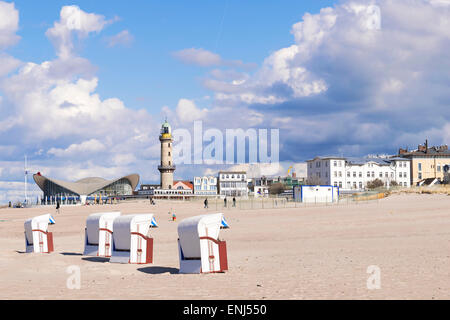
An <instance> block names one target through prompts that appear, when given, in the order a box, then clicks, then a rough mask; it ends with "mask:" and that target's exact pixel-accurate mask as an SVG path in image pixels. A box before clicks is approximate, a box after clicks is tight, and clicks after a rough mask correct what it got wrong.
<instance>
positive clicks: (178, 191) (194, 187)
mask: <svg viewBox="0 0 450 320" xmlns="http://www.w3.org/2000/svg"><path fill="white" fill-rule="evenodd" d="M137 193H138V194H139V195H148V196H161V197H165V196H167V197H171V198H174V197H186V196H192V195H196V196H217V195H219V196H221V197H247V196H248V181H247V173H246V172H245V171H220V172H219V174H218V176H217V177H216V176H203V177H194V179H193V181H174V184H173V187H172V189H170V190H163V189H160V188H159V185H150V184H142V185H141V189H140V190H139V191H138V192H137Z"/></svg>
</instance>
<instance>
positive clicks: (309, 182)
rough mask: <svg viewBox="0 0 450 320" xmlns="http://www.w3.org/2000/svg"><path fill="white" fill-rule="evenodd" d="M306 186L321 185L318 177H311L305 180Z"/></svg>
mask: <svg viewBox="0 0 450 320" xmlns="http://www.w3.org/2000/svg"><path fill="white" fill-rule="evenodd" d="M306 184H307V185H309V186H320V185H321V184H322V183H321V181H320V179H319V178H318V177H311V178H308V179H306Z"/></svg>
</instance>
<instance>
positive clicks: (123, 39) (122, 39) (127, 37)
mask: <svg viewBox="0 0 450 320" xmlns="http://www.w3.org/2000/svg"><path fill="white" fill-rule="evenodd" d="M133 41H134V37H133V35H132V34H131V33H130V32H129V31H128V30H123V31H121V32H119V33H118V34H116V35H114V36H112V37H109V38H108V47H115V46H118V45H122V46H130V45H131V43H132V42H133Z"/></svg>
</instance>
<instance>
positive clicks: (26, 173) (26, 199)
mask: <svg viewBox="0 0 450 320" xmlns="http://www.w3.org/2000/svg"><path fill="white" fill-rule="evenodd" d="M27 175H28V169H27V156H26V155H25V204H27V205H28V195H27V182H28V181H27Z"/></svg>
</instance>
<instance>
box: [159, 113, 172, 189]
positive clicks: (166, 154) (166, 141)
mask: <svg viewBox="0 0 450 320" xmlns="http://www.w3.org/2000/svg"><path fill="white" fill-rule="evenodd" d="M159 141H161V164H160V165H159V166H158V170H159V172H160V173H161V189H163V190H167V189H172V187H173V172H174V171H175V165H174V164H173V159H172V142H173V138H172V128H171V127H170V124H169V123H168V122H167V119H166V121H165V122H164V123H163V124H162V126H161V134H160V135H159Z"/></svg>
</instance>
